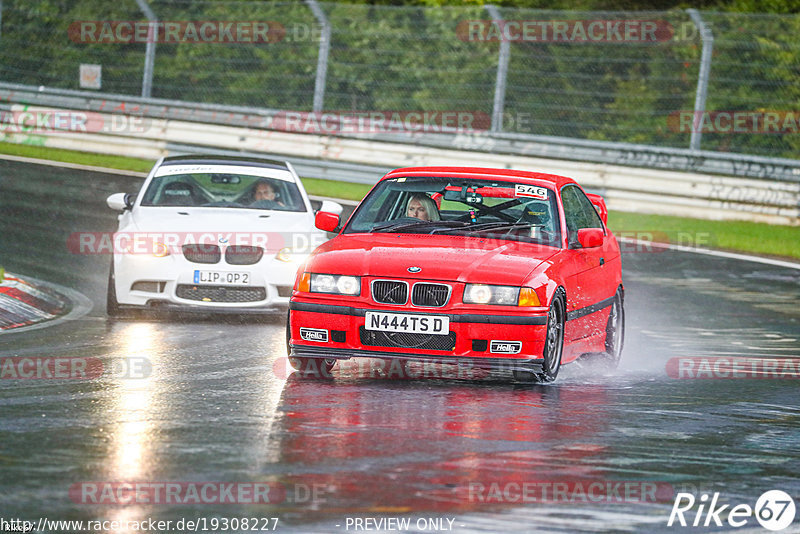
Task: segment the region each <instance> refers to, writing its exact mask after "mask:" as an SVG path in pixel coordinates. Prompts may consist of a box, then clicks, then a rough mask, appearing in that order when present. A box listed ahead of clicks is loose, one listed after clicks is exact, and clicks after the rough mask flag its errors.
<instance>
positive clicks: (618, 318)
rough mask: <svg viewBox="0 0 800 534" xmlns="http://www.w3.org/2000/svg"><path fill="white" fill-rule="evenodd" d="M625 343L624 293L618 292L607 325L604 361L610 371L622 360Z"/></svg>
mask: <svg viewBox="0 0 800 534" xmlns="http://www.w3.org/2000/svg"><path fill="white" fill-rule="evenodd" d="M624 342H625V306H624V305H623V298H622V291H621V290H619V289H618V290H617V294H616V295H614V302H612V303H611V311H609V312H608V323H606V351H605V353H604V356H603V357H604V359H605V361H606V363H607V365H608V367H609V368H610V369H612V370H613V369H616V368H617V366H618V365H619V361H620V359H621V358H622V347H623V345H624Z"/></svg>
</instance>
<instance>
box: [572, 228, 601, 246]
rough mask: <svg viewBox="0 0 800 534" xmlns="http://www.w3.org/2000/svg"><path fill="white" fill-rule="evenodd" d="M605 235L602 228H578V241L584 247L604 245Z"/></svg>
mask: <svg viewBox="0 0 800 534" xmlns="http://www.w3.org/2000/svg"><path fill="white" fill-rule="evenodd" d="M603 237H604V236H603V230H602V229H601V228H581V229H580V230H578V242H579V243H580V244H581V247H583V248H594V247H601V246H603Z"/></svg>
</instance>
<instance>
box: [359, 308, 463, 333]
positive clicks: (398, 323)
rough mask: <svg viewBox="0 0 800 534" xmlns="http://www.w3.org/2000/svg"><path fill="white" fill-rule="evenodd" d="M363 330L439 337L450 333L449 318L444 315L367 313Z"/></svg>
mask: <svg viewBox="0 0 800 534" xmlns="http://www.w3.org/2000/svg"><path fill="white" fill-rule="evenodd" d="M364 328H366V329H367V330H378V331H380V332H407V333H409V334H438V335H441V334H447V333H449V332H450V318H449V317H447V316H445V315H412V314H405V313H383V312H371V311H368V312H367V313H366V323H365V324H364Z"/></svg>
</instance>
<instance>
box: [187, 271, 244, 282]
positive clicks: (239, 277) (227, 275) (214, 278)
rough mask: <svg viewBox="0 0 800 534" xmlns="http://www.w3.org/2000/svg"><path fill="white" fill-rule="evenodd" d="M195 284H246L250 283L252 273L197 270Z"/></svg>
mask: <svg viewBox="0 0 800 534" xmlns="http://www.w3.org/2000/svg"><path fill="white" fill-rule="evenodd" d="M194 283H195V284H217V285H222V286H246V285H249V284H250V273H236V272H229V271H195V272H194Z"/></svg>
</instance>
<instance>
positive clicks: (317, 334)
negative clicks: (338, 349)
mask: <svg viewBox="0 0 800 534" xmlns="http://www.w3.org/2000/svg"><path fill="white" fill-rule="evenodd" d="M300 339H302V340H304V341H321V342H323V343H327V342H328V331H327V330H321V329H319V328H301V329H300Z"/></svg>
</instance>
